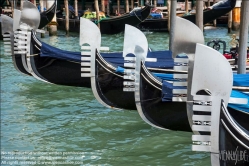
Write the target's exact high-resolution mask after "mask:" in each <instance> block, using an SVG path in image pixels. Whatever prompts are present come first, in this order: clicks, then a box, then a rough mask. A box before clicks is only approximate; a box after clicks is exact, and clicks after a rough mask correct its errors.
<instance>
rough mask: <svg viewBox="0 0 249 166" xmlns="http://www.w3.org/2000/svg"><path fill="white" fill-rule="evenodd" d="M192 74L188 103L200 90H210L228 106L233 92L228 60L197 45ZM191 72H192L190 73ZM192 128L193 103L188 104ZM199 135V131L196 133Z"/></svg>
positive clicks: (189, 78)
mask: <svg viewBox="0 0 249 166" xmlns="http://www.w3.org/2000/svg"><path fill="white" fill-rule="evenodd" d="M192 69H193V70H192V73H188V91H187V98H188V101H193V96H194V95H195V96H196V93H197V92H198V91H200V90H208V91H209V92H210V93H211V96H213V97H215V98H220V99H223V100H224V103H225V104H226V105H227V103H228V100H229V98H230V93H231V90H232V83H233V74H232V69H231V66H230V64H229V63H228V61H227V59H226V58H225V57H224V56H223V55H222V54H221V53H220V52H218V51H216V50H214V49H212V48H210V47H208V46H205V45H202V44H197V45H196V52H195V57H194V61H193V67H192ZM189 72H190V71H189ZM187 114H188V119H189V124H190V126H192V125H193V119H192V117H193V103H192V102H190V103H187ZM194 133H195V134H198V132H197V131H194Z"/></svg>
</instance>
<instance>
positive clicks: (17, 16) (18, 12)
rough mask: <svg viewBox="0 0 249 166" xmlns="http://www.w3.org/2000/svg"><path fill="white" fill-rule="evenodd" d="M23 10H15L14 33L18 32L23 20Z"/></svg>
mask: <svg viewBox="0 0 249 166" xmlns="http://www.w3.org/2000/svg"><path fill="white" fill-rule="evenodd" d="M21 14H22V12H21V10H18V9H14V16H13V19H14V23H13V31H15V30H17V29H18V28H19V26H20V19H21Z"/></svg>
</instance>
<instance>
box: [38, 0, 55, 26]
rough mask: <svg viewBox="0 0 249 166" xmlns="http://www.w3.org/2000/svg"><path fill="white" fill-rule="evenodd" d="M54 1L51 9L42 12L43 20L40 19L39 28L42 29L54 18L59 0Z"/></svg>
mask: <svg viewBox="0 0 249 166" xmlns="http://www.w3.org/2000/svg"><path fill="white" fill-rule="evenodd" d="M53 1H54V3H53V5H52V6H51V7H50V8H49V9H47V10H46V11H43V12H41V13H40V16H41V20H40V24H39V27H38V29H42V28H43V27H45V26H46V25H48V24H49V23H50V22H51V21H52V19H53V18H54V16H55V14H56V9H57V0H53ZM50 3H51V2H50Z"/></svg>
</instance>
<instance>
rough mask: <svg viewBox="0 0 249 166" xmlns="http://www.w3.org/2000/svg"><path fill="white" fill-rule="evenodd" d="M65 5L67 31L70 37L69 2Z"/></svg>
mask: <svg viewBox="0 0 249 166" xmlns="http://www.w3.org/2000/svg"><path fill="white" fill-rule="evenodd" d="M64 5H65V13H66V16H65V21H66V23H65V26H66V27H65V30H66V35H67V36H68V35H69V10H68V0H64Z"/></svg>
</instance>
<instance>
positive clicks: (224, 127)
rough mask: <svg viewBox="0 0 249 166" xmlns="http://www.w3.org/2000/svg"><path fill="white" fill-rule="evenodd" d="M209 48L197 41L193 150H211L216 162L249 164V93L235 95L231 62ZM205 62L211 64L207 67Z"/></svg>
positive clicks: (192, 89)
mask: <svg viewBox="0 0 249 166" xmlns="http://www.w3.org/2000/svg"><path fill="white" fill-rule="evenodd" d="M208 50H210V48H208V47H206V46H204V45H197V48H196V56H195V60H194V66H193V74H192V75H191V76H189V78H188V79H190V80H191V85H190V88H189V89H188V95H192V97H193V101H192V103H193V106H192V107H189V108H188V113H189V115H190V116H189V119H190V123H191V128H192V130H193V132H194V135H192V141H193V145H192V150H193V151H205V152H210V153H211V155H210V156H211V164H212V165H213V166H219V165H220V166H225V165H226V166H227V165H229V166H230V165H241V166H246V165H248V164H249V160H248V154H247V153H248V150H249V130H248V129H249V125H248V122H247V121H248V119H249V112H248V110H249V109H248V108H249V102H248V101H249V96H248V95H246V94H245V95H243V93H242V92H236V95H234V92H233V91H232V84H233V82H234V81H233V79H234V76H233V73H232V70H231V68H230V64H229V63H228V62H227V60H226V59H225V58H224V56H223V55H222V54H220V53H219V52H217V51H216V52H215V51H214V50H210V51H208ZM207 52H209V53H207ZM207 55H209V56H208V57H207ZM205 57H206V58H205ZM213 58H216V61H214V60H213ZM204 59H205V60H204ZM204 64H205V65H207V66H209V67H208V68H207V67H203V65H204ZM246 84H247V86H249V85H248V82H247V83H246ZM200 91H206V94H203V93H202V94H200V93H199V92H200ZM228 103H230V104H231V103H232V105H230V106H229V104H228ZM231 108H232V109H233V110H231ZM191 111H192V112H191ZM232 111H233V112H232ZM235 111H237V112H235ZM236 115H239V117H238V116H236ZM241 117H244V118H241ZM199 133H201V135H199Z"/></svg>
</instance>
